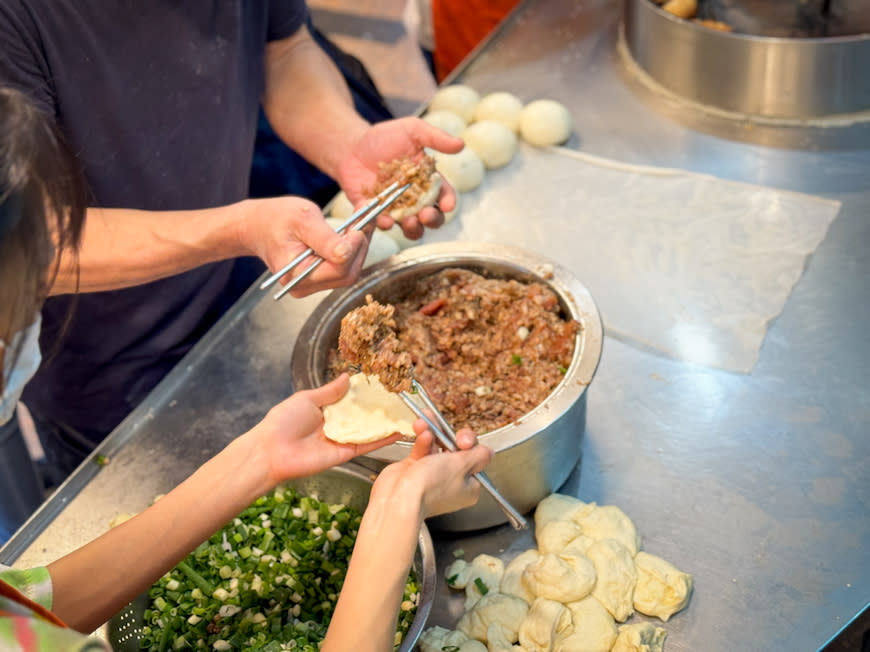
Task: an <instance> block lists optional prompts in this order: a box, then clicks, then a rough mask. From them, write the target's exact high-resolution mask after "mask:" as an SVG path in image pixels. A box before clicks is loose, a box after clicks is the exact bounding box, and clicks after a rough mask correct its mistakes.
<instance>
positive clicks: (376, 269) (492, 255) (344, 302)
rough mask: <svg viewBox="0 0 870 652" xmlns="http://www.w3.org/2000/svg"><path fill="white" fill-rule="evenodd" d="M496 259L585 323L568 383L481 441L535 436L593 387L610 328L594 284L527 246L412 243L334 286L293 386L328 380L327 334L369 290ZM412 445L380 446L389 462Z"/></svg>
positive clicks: (309, 333) (302, 337) (311, 324)
mask: <svg viewBox="0 0 870 652" xmlns="http://www.w3.org/2000/svg"><path fill="white" fill-rule="evenodd" d="M486 265H495V266H498V267H501V268H503V269H505V270H515V273H516V275H517V276H519V277H525V278H526V279H532V280H537V281H540V282H542V283H544V284H546V285H548V286H549V287H550V288H551V289H552V290H553V291H554V292H555V293H556V295H557V296H558V297H559V299H560V301H561V303H562V305H563V308H564V310H565V312H566V313H567V314H568V316H570V317H571V318H573V319H576V320H577V321H579V322H580V323H581V324H582V325H583V328H582V329H580V332H579V333H578V335H577V340H576V345H575V347H574V356H573V358H572V360H571V364H570V365H569V367H568V370H567V371H566V373H565V376H564V378H563V379H562V381H561V382H560V383H559V384H558V385H557V386H556V388H555V389H554V390H553V391H552V392H551V393H550V395H549V396H548V397H547V398H546V399H545V400H544V401H543V402H542V403H541V404H540V405H538V406H537V407H536V408H535V409H533V410H532V411H531V412H529V413H528V414H526V415H525V416H524V417H522V418H521V419H519V420H518V421H515V422H512V423H510V424H508V425H506V426H504V427H502V428H499V429H497V430H493V431H491V432H488V433H485V434H483V435H481V437H480V441H481V442H483V443H486V445H488V446H490V447H492V448H493V449H494V450H496V451H499V450H503V449H506V448H510V447H513V446H516V445H517V444H519V443H521V442H522V441H525V440H527V439H529V438H530V437H533V436H534V435H535V434H536V433H537V432H539V431H540V430H542V429H543V428H545V427H547V426H548V425H549V424H551V423H552V422H553V421H555V420H556V419H557V418H558V417H559V416H560V415H562V414H563V413H564V412H566V411H567V410H568V409H569V408H570V407H571V406H572V405H573V404H574V403H575V402H576V401H577V400H578V399H579V398H580V396H582V395H583V393H584V392H585V391H586V387H587V386H588V385H589V383H590V382H592V378H593V376H594V375H595V372H596V370H597V368H598V362H599V360H600V358H601V347H602V340H603V328H602V324H601V317H600V315H599V312H598V308H597V307H596V305H595V302H594V300H593V299H592V295H591V294H590V293H589V291H588V289H587V288H586V287H585V286H584V285H583V284H582V283H581V282H580V281H579V280H578V279H577V278H576V277H575V276H574V275H573V274H572V273H571V272H570V271H569V270H568V269H566V268H565V267H563V266H561V265H559V264H557V263H555V262H553V261H551V260H549V259H547V258H545V257H543V256H541V255H539V254H536V253H533V252H530V251H527V250H523V249H519V248H515V247H509V246H506V245H497V244H491V243H475V242H446V243H437V244H428V245H422V246H418V247H413V248H411V249H407V250H405V251H403V252H400V253H399V254H396V255H395V256H392V257H390V258H388V259H386V260H384V261H381V262H380V263H377V264H375V265H373V266H371V267H370V268H367V269H366V271H365V275H364V276H363V277H361V278H360V279H359V280H358V281H357V282H356V283H354V284H352V285H351V286H348V287H346V288H340V289H337V290H334V291H333V292H331V293H330V294H329V295H328V296H327V297H326V298H325V299H324V300H323V301H321V303H320V304H319V305H318V306H317V307H316V308H315V309H314V311H313V312H312V313H311V315H309V317H308V319H307V320H306V322H305V324H304V325H303V327H302V329H301V331H300V333H299V337H298V338H297V340H296V345H295V346H294V349H293V356H292V361H291V370H292V376H293V385H294V387H296V388H298V389H306V388H309V387H313V386H315V385H318V384H320V383H321V382H322V381H323V374H322V370H318V369H314V368H313V367H314V363H315V360H314V359H313V358H314V356H316V354H317V353H318V351H320V350H322V348H321V347H322V346H324V342H323V341H322V340H323V339H324V338H325V337H326V332H327V331H328V330H330V329H331V328H332V326H333V324H335V322H336V320H338V322H339V323H340V320H341V317H342V316H344V314H346V313H347V311H348V310H350V309H352V308H354V307H356V306H358V305H361V304H362V303H363V302H364V300H365V295H366V294H374V295H377V289H378V287H379V286H382V284H383V283H384V282H386V281H390V280H394V279H396V278H400V277H402V276H409V277H413V276H414V275H420V276H422V275H426V274H428V273H434V272H435V271H438V270H440V269H443V268H445V267H478V268H479V267H486ZM507 275H508V276H509V274H507ZM410 446H411V444H409V443H407V442H398V443H396V444H392V445H390V446H386V447H384V448H382V449H379V450H378V451H375V453H373V454H372V455H371V456H372V457H374V458H375V459H379V460H382V461H395V460H399V459H404V457H405V456H406V455H407V453H408V450H409V449H410Z"/></svg>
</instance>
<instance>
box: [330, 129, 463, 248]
mask: <svg viewBox="0 0 870 652" xmlns="http://www.w3.org/2000/svg"><path fill="white" fill-rule="evenodd" d="M424 147H428V148H431V149H435V150H438V151H439V152H445V153H448V154H455V153H456V152H459V151H460V150H461V149H462V147H463V142H462V139H460V138H455V137H453V136H451V135H449V134H447V133H445V132H443V131H441V130H440V129H437V128H435V127H433V126H432V125H430V124H428V123H426V122H424V121H423V120H420V119H419V118H399V119H397V120H388V121H387V122H381V123H378V124H376V125H373V126H372V127H370V128H369V129H367V130H366V131H365V132H364V133H363V135H362V137H361V138H360V139H359V140H358V141H357V142H356V143H354V145H353V146H352V147H351V149H350V153H349V154H348V155H347V157H346V158H345V159H344V160H343V161H342V162H341V164H340V166H339V169H338V182H339V184H340V185H341V187H342V188H343V189H344V191H345V192H346V193H347V197H348V199H350V201H351V203H353V204H354V206H359V205H360V204H361V203H363V202H365V201H367V200H369V199H371V196H370V192H371V190H372V189H373V188H374V187H375V185H376V183H377V178H378V165H379V164H380V163H388V162H390V161H392V160H394V159H397V158H405V157H411V158H415V157H420V156H423V153H424V152H423V148H424ZM455 205H456V193H455V192H454V190H453V188H452V187H451V186H450V184H449V183H447V182H446V181H445V182H444V183H443V185H442V186H441V193H440V195H439V196H438V201H437V206H438V208H436V207H434V206H433V207H429V208H425V209H423V210H422V211H420V214H419V215H417V216H412V217H407V218H405V219H403V220H402V221H401V226H402V231H403V232H404V233H405V236H407V237H408V238H411V239H413V240H417V239H419V238H420V237H421V236H422V235H423V227H429V228H437V227H439V226H441V225H442V224H443V223H444V213H442V211H445V212H447V211H450V210H452V209H453V207H454V206H455ZM439 208H440V210H439ZM377 223H378V227H380V228H382V229H388V228H390V227H391V226H392V225H393V223H394V220H393V218H391V217H390V216H388V215H386V213H382V214H381V215H379V216H378V220H377Z"/></svg>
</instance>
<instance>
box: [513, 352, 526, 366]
mask: <svg viewBox="0 0 870 652" xmlns="http://www.w3.org/2000/svg"><path fill="white" fill-rule="evenodd" d="M522 363H523V357H522V356H521V355H519V354H517V353H514V354H513V355H512V356H511V364H522Z"/></svg>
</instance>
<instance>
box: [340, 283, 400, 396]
mask: <svg viewBox="0 0 870 652" xmlns="http://www.w3.org/2000/svg"><path fill="white" fill-rule="evenodd" d="M395 310H396V309H395V308H394V307H393V306H385V305H383V304H380V303H377V302H376V301H373V300H372V297H371V295H367V296H366V305H364V306H361V307H359V308H356V309H355V310H352V311H351V312H349V313H347V314H346V315H345V316H344V317H343V318H342V320H341V332H340V334H339V336H338V348H339V351H340V352H341V355H342V357H343V358H344V360H345V361H347V362H348V363H350V364H351V365H356V366H358V367H359V368H360V370H361V371H362V372H363V373H364V374H369V375H375V376H378V378H380V380H381V384H382V385H383V386H384V387H386V388H387V389H388V390H390V391H391V392H405V391H408V390H410V389H411V378H412V377H413V375H414V368H413V366H412V362H411V356H410V354H408V353H407V352H405V351H402V350H401V344H400V343H399V340H398V338H397V337H396V320H395V319H393V313H394V312H395Z"/></svg>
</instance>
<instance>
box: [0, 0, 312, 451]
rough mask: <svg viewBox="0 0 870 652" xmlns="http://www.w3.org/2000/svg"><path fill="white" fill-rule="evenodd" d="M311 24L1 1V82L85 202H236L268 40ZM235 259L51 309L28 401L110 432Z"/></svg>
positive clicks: (122, 0)
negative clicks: (28, 107) (58, 156)
mask: <svg viewBox="0 0 870 652" xmlns="http://www.w3.org/2000/svg"><path fill="white" fill-rule="evenodd" d="M305 16H306V8H305V4H304V2H303V0H284V1H281V0H272V1H271V2H270V1H268V0H197V1H194V0H148V1H146V2H142V1H140V0H0V84H4V85H11V86H15V87H17V88H20V89H22V90H24V91H25V92H26V93H27V94H28V95H29V96H31V97H32V98H33V99H34V100H35V101H37V102H38V103H39V104H40V105H41V106H43V107H44V108H45V109H46V110H48V111H50V112H51V113H52V114H54V115H55V116H56V119H57V121H58V123H59V125H60V126H61V129H62V130H63V132H64V133H65V135H66V137H67V139H68V141H69V143H70V145H71V146H72V148H73V150H74V152H75V154H76V155H77V157H78V158H79V160H80V161H81V163H82V164H83V166H84V169H85V172H86V177H87V180H88V183H89V186H90V191H91V193H92V202H91V204H92V205H93V206H100V207H105V208H135V209H145V210H180V209H197V208H208V207H213V206H220V205H225V204H230V203H233V202H236V201H240V200H242V199H244V198H245V197H246V196H247V193H248V180H249V173H250V169H251V160H252V156H253V147H254V137H255V132H256V126H257V111H258V106H259V101H260V97H261V94H262V91H263V84H264V70H263V59H264V50H265V45H266V42H267V41H269V40H276V39H281V38H285V37H287V36H290V35H291V34H293V33H294V32H296V31H297V30H298V29H299V27H300V26H301V25H302V24H303V23H304V20H305ZM244 262H245V261H226V262H222V263H216V264H211V265H206V266H204V267H200V268H198V269H195V270H192V271H190V272H187V273H184V274H181V275H178V276H174V277H171V278H167V279H164V280H160V281H156V282H154V283H149V284H147V285H143V286H139V287H135V288H130V289H125V290H120V291H113V292H98V293H92V294H82V295H80V296H78V297H77V298H74V299H73V298H71V297H57V298H52V299H50V300H49V301H48V302H47V303H46V306H45V309H44V311H43V335H42V340H41V344H42V348H43V352H44V356H45V357H47V358H48V359H47V360H46V361H45V362H44V363H43V365H42V368H41V369H40V370H39V372H38V373H37V375H36V377H35V378H34V379H33V380H32V381H31V383H30V384H29V385H28V388H27V391H26V393H25V397H24V400H25V402H26V403H27V404H28V406H29V407H31V409H32V410H33V411H34V413H35V414H37V416H39V417H41V418H43V419H47V420H50V421H56V422H60V423H64V424H67V425H69V426H71V427H73V428H75V429H78V430H80V431H82V432H86V433H94V432H96V433H103V434H105V433H107V432H108V431H109V430H111V429H112V428H114V427H115V426H116V425H117V424H118V423H119V422H120V420H121V419H122V418H123V417H124V416H126V414H127V413H128V412H129V410H130V409H131V408H132V407H134V406H135V405H136V404H137V403H138V402H139V401H140V400H141V399H142V398H144V396H145V395H146V394H147V392H148V391H149V390H150V389H152V388H153V386H154V385H155V384H156V383H157V382H158V381H159V380H160V378H161V377H162V376H163V375H164V374H165V373H166V372H167V371H168V370H169V369H170V368H171V367H172V366H173V365H174V364H175V363H176V362H177V361H178V360H179V359H180V358H181V357H182V356H183V355H184V354H185V353H186V352H187V351H188V350H189V349H190V347H191V346H192V345H193V343H194V342H195V341H196V340H197V339H198V338H199V337H200V336H201V335H202V334H203V333H204V332H205V331H206V330H207V329H208V328H209V326H211V325H212V324H213V323H214V321H215V320H216V319H217V318H218V317H219V316H220V314H221V313H222V312H223V311H224V310H225V309H226V308H227V307H228V306H229V305H231V303H232V302H233V301H234V300H235V299H236V298H238V296H240V294H241V293H242V292H243V291H244V290H245V289H246V288H247V287H248V285H249V284H250V282H251V281H253V280H254V278H255V277H256V275H257V273H258V272H259V269H260V268H257V267H256V266H254V265H250V264H244ZM71 305H72V306H73V312H72V318H71V321H70V323H69V324H68V325H66V326H65V327H64V322H65V320H66V319H67V317H68V316H69V314H70V306H71ZM61 330H63V337H62V340H61V341H60V342H58V337H59V333H60V332H61ZM53 352H54V355H53V356H52V353H53ZM49 356H51V357H49Z"/></svg>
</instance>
